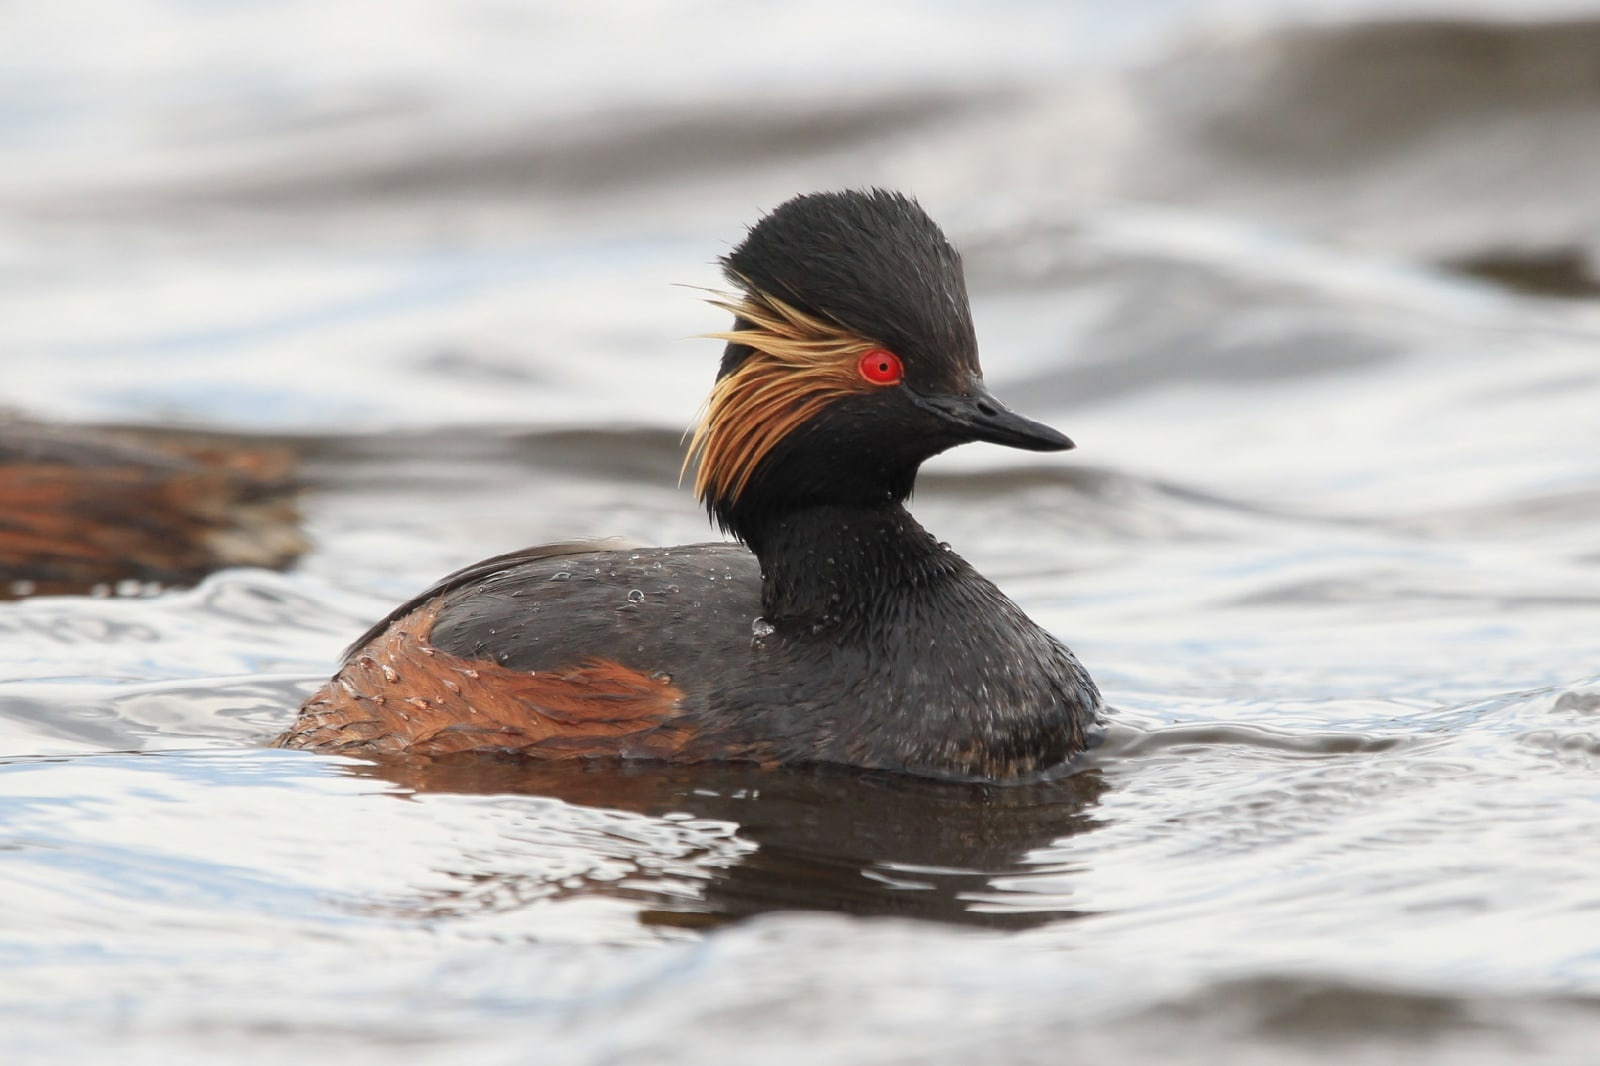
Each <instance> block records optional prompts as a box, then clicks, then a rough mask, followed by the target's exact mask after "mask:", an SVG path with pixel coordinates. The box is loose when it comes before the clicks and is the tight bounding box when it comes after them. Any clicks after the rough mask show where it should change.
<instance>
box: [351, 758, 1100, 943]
mask: <svg viewBox="0 0 1600 1066" xmlns="http://www.w3.org/2000/svg"><path fill="white" fill-rule="evenodd" d="M349 771H350V772H352V773H356V774H360V775H363V776H374V777H380V778H383V779H385V780H388V781H391V782H393V783H395V784H398V785H400V786H401V787H403V788H405V789H407V790H409V791H410V792H413V793H457V794H468V795H492V794H508V793H509V794H522V795H537V796H547V797H551V798H554V799H558V800H561V801H563V802H565V803H568V804H572V805H577V806H583V807H590V808H598V809H604V810H619V811H626V812H631V813H635V814H642V815H647V816H650V817H665V816H667V815H673V814H678V815H680V816H681V815H682V814H687V815H689V816H691V817H693V818H695V819H703V820H712V821H718V822H725V823H731V824H733V825H736V826H738V836H739V837H740V838H741V839H743V840H744V841H746V842H748V843H750V844H753V845H755V847H754V848H753V849H752V850H751V851H749V852H748V853H746V854H744V855H743V856H741V857H739V858H738V859H737V860H736V861H734V862H732V863H731V864H730V865H726V866H722V867H714V868H711V869H709V870H708V871H706V873H707V876H708V877H709V880H708V882H707V883H706V885H705V888H704V892H703V893H702V894H701V895H700V896H699V898H697V899H687V900H677V899H672V900H671V902H667V900H668V899H670V898H671V897H670V896H669V895H667V894H662V895H661V896H653V897H651V899H650V901H649V903H647V905H646V908H645V909H644V910H642V912H641V920H642V921H644V922H645V923H647V924H652V925H670V926H679V927H686V928H709V927H713V926H716V925H720V924H723V923H726V922H730V921H736V920H738V919H741V918H745V917H750V916H753V915H757V914H764V913H767V912H771V911H787V910H807V911H832V912H838V913H842V914H852V915H863V916H868V915H871V916H887V915H894V916H900V917H906V918H919V919H926V920H932V921H943V922H954V923H961V924H967V925H976V926H987V927H990V928H1002V929H1021V928H1029V927H1033V926H1037V925H1042V924H1045V923H1048V922H1052V921H1059V920H1061V919H1063V918H1067V917H1071V916H1072V915H1073V914H1074V911H1073V910H1072V908H1071V906H1070V903H1069V902H1066V901H1064V899H1063V897H1062V895H1061V894H1060V891H1059V885H1060V883H1061V882H1060V876H1059V875H1068V876H1070V870H1071V860H1070V849H1069V850H1068V851H1067V852H1066V856H1067V857H1066V858H1063V857H1062V855H1061V854H1060V853H1058V854H1056V855H1054V856H1051V857H1049V858H1048V859H1046V860H1045V861H1041V856H1039V855H1038V854H1037V853H1038V852H1039V851H1040V849H1044V848H1046V847H1047V846H1049V845H1051V844H1055V843H1057V842H1059V841H1062V840H1063V838H1066V837H1070V836H1073V835H1074V834H1077V833H1081V832H1084V831H1085V830H1087V829H1090V828H1093V826H1094V825H1095V821H1094V818H1093V814H1092V811H1093V808H1094V807H1095V805H1096V803H1097V801H1098V800H1099V798H1100V796H1101V795H1102V794H1103V793H1104V792H1105V790H1106V788H1107V785H1106V784H1105V781H1104V779H1103V777H1102V776H1101V774H1100V772H1099V771H1098V770H1095V769H1086V770H1080V771H1079V772H1077V773H1075V774H1072V775H1070V776H1067V777H1063V778H1060V779H1058V780H1054V781H1049V782H1041V783H1036V784H1028V785H1008V786H1003V787H1002V786H994V785H985V784H978V783H966V782H947V781H930V780H925V779H921V778H914V777H907V776H903V775H898V774H885V773H872V772H864V771H859V770H844V769H811V770H780V771H772V770H760V769H756V768H753V767H738V766H695V767H674V766H663V765H617V764H593V765H585V764H573V763H550V762H530V761H526V760H517V759H510V758H497V757H493V756H483V755H462V756H452V757H448V758H443V759H405V760H390V761H385V762H382V763H374V764H361V765H356V766H351V767H350V768H349ZM1039 874H1051V875H1058V876H1052V877H1051V882H1052V885H1053V886H1054V887H1053V890H1052V893H1050V894H1044V893H1040V894H1032V893H1029V892H1026V891H1017V890H1015V889H1014V888H1012V889H1002V888H1001V887H999V885H998V884H997V882H998V881H999V880H1000V879H1008V880H1009V879H1012V878H1024V879H1025V878H1026V877H1027V876H1028V875H1039ZM594 891H597V892H598V891H609V892H613V893H614V892H615V887H614V886H603V885H595V886H594Z"/></svg>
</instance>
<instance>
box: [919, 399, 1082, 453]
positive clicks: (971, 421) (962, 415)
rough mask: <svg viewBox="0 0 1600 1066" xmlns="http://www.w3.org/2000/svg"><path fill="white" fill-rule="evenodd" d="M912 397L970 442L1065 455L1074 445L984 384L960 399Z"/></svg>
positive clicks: (1060, 433)
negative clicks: (1006, 403)
mask: <svg viewBox="0 0 1600 1066" xmlns="http://www.w3.org/2000/svg"><path fill="white" fill-rule="evenodd" d="M911 395H912V401H913V402H914V403H915V404H916V405H917V406H918V407H920V408H922V409H923V410H924V411H928V412H930V413H932V414H933V415H936V416H937V417H938V418H939V419H940V420H941V421H943V422H945V423H946V424H947V425H950V426H952V427H954V428H956V429H958V430H960V431H961V433H962V435H963V436H965V437H966V438H967V439H968V440H982V441H988V442H989V443H991V444H1004V445H1005V446H1006V447H1008V448H1022V449H1024V450H1026V451H1030V452H1064V451H1066V450H1067V449H1068V448H1071V447H1073V446H1074V445H1073V443H1072V439H1071V438H1070V437H1068V436H1067V435H1066V434H1065V433H1062V432H1060V431H1059V430H1054V429H1051V428H1050V427H1049V426H1047V425H1044V424H1043V423H1042V422H1035V421H1033V420H1032V419H1031V418H1023V417H1022V416H1021V415H1019V414H1017V413H1016V412H1015V411H1013V410H1011V409H1010V408H1009V407H1007V406H1006V405H1005V404H1003V403H1001V402H1000V401H999V400H997V399H995V398H994V397H993V396H991V395H989V392H988V390H987V389H985V388H984V387H983V386H982V385H974V386H973V387H972V389H971V390H970V391H969V392H967V393H966V394H964V395H957V396H919V395H917V394H916V393H912V394H911Z"/></svg>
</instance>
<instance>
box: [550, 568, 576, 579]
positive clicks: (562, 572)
mask: <svg viewBox="0 0 1600 1066" xmlns="http://www.w3.org/2000/svg"><path fill="white" fill-rule="evenodd" d="M571 576H572V575H571V574H570V573H568V572H567V571H565V570H557V571H556V572H555V573H553V574H551V575H550V580H551V581H566V580H567V579H568V578H570V577H571Z"/></svg>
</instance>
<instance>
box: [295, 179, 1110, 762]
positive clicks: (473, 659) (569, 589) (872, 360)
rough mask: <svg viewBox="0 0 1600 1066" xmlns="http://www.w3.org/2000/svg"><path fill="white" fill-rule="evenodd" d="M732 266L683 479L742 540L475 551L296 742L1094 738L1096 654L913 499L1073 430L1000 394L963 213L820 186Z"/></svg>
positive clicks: (1030, 751)
mask: <svg viewBox="0 0 1600 1066" xmlns="http://www.w3.org/2000/svg"><path fill="white" fill-rule="evenodd" d="M722 266H723V271H724V274H725V275H726V277H727V280H728V283H729V284H730V285H731V286H732V287H733V289H734V291H733V292H732V293H731V294H730V295H728V296H726V297H725V298H722V299H719V300H718V301H715V302H717V303H718V304H719V306H721V307H722V308H723V309H724V310H726V311H728V312H729V313H731V314H732V315H733V325H732V328H731V329H730V330H728V331H726V332H723V333H718V334H712V335H711V336H713V337H716V338H719V339H721V340H723V341H725V342H726V347H725V349H724V351H723V355H722V362H721V366H720V368H719V371H718V374H717V379H716V383H715V385H714V387H713V388H712V391H711V395H710V398H709V399H708V401H707V403H706V406H705V410H704V413H703V417H702V418H701V420H700V422H699V425H698V427H697V428H696V429H695V431H694V435H693V438H692V442H691V445H690V449H689V457H688V459H687V460H686V463H685V469H686V470H687V468H688V467H689V465H691V464H692V465H695V467H696V469H695V477H694V489H695V493H696V495H697V496H698V498H699V499H700V501H701V502H702V503H703V504H704V505H705V506H706V508H707V510H708V511H709V512H710V515H711V517H712V518H713V519H714V520H715V522H716V523H717V525H718V526H720V527H721V529H722V530H723V531H725V532H727V533H729V534H732V536H733V537H734V538H736V540H737V542H738V543H713V544H693V545H686V546H680V547H659V548H639V549H614V548H612V549H608V548H606V547H604V546H603V545H600V544H597V543H594V542H574V543H566V544H555V545H544V546H540V547H535V548H528V549H525V550H522V551H517V552H512V553H510V554H507V555H501V556H498V557H495V558H492V559H488V560H485V561H483V562H481V563H477V564H475V565H472V566H469V567H466V568H465V569H463V570H460V571H458V572H456V573H454V574H451V575H450V576H448V577H446V578H444V579H443V580H441V581H440V582H438V583H437V584H435V585H434V586H433V587H431V588H429V589H428V590H427V591H425V592H423V593H422V594H421V595H419V596H417V597H415V598H414V599H412V600H410V601H408V602H407V603H404V604H402V605H401V606H400V607H398V608H397V609H396V610H394V611H393V612H392V613H391V614H390V615H389V616H388V617H386V618H384V619H383V620H382V621H380V622H379V623H378V624H377V625H375V626H373V627H372V628H371V629H370V630H369V631H368V632H367V633H365V634H363V635H362V636H361V637H360V638H359V639H358V640H357V641H356V643H355V644H354V645H353V646H352V647H351V649H350V650H349V651H348V652H347V653H346V656H345V658H344V661H343V665H342V666H341V667H340V669H339V671H338V673H337V674H336V675H335V676H334V677H333V678H332V679H331V680H330V681H329V682H327V684H325V685H324V686H323V687H322V688H321V689H320V690H318V691H317V692H316V693H315V694H314V695H313V696H312V697H311V698H310V699H309V700H308V701H307V702H306V703H305V705H304V706H303V707H302V708H301V711H300V715H299V718H298V719H297V720H296V721H295V723H294V724H293V726H292V727H291V728H290V729H289V730H288V732H286V733H284V734H283V735H282V736H281V737H279V738H278V740H277V741H276V743H277V744H278V745H279V746H282V747H288V748H315V749H322V750H330V751H343V752H355V753H364V754H376V755H385V754H402V753H410V754H416V755H445V754H450V753H456V752H463V751H495V752H514V753H520V754H522V755H526V756H529V757H534V758H542V759H582V758H611V759H651V760H666V761H671V762H704V761H738V762H751V763H756V764H760V765H764V766H779V765H796V764H844V765H849V766H856V767H871V768H877V769H885V770H896V771H904V772H909V773H914V774H921V775H929V776H939V777H953V778H977V779H987V780H1012V779H1018V778H1027V777H1036V776H1039V775H1041V774H1046V773H1048V772H1049V771H1051V770H1052V769H1055V768H1059V767H1062V766H1063V765H1065V764H1067V763H1068V761H1069V760H1070V759H1071V758H1072V756H1073V755H1075V754H1076V753H1078V752H1080V751H1082V750H1083V749H1084V748H1085V746H1086V744H1087V742H1088V739H1089V737H1090V734H1091V731H1092V728H1093V726H1094V725H1095V723H1096V720H1097V717H1098V714H1099V711H1100V706H1101V700H1100V694H1099V692H1098V690H1097V689H1096V687H1095V684H1094V682H1093V680H1092V679H1091V678H1090V677H1089V674H1088V673H1087V671H1085V669H1084V668H1083V667H1082V666H1081V665H1080V664H1079V662H1078V660H1077V659H1076V658H1075V657H1074V656H1073V654H1072V652H1071V651H1069V650H1068V649H1067V648H1066V647H1065V646H1064V645H1063V644H1062V643H1061V642H1060V641H1058V640H1057V639H1056V638H1055V637H1054V636H1052V635H1051V634H1050V633H1048V632H1046V631H1045V630H1044V629H1042V628H1040V627H1039V626H1038V625H1036V624H1034V622H1033V621H1031V620H1030V619H1029V618H1028V617H1027V615H1026V614H1024V613H1023V611H1022V610H1021V609H1020V608H1019V607H1017V605H1016V604H1014V603H1013V602H1012V601H1011V600H1010V599H1008V598H1007V597H1006V596H1005V595H1004V594H1003V593H1002V592H1001V591H1000V590H999V589H998V588H996V587H995V585H994V584H993V583H991V582H990V581H988V580H986V579H985V578H984V577H983V576H982V575H980V574H979V573H978V572H977V571H976V570H975V569H973V567H972V566H971V565H970V564H968V563H967V562H966V561H965V560H963V559H962V558H961V557H960V556H959V555H957V554H956V553H955V552H953V551H952V550H950V548H949V547H948V546H947V545H945V544H942V543H940V542H939V541H937V540H936V539H934V537H933V536H931V535H930V534H929V533H928V532H927V531H925V530H924V529H923V528H922V527H921V526H920V525H918V524H917V522H916V520H915V519H914V518H912V516H911V515H910V513H909V512H908V511H907V510H906V506H905V504H906V500H907V498H908V497H909V496H910V495H911V490H912V486H913V484H914V482H915V479H916V475H917V470H918V468H919V467H920V466H921V464H922V463H923V462H924V461H925V460H927V459H929V458H930V457H932V456H934V455H937V454H939V453H940V452H943V451H945V450H947V449H949V448H952V447H954V446H956V445H959V444H964V443H967V442H969V441H988V442H991V443H995V444H1002V445H1007V446H1010V447H1013V448H1022V449H1026V450H1030V451H1060V450H1064V449H1067V448H1071V447H1072V446H1073V444H1072V441H1070V440H1069V439H1068V438H1067V437H1065V436H1064V435H1062V434H1061V433H1059V432H1057V431H1056V430H1054V429H1051V428H1050V427H1048V426H1044V425H1041V424H1039V423H1037V422H1033V421H1030V420H1028V419H1026V418H1024V417H1022V416H1020V415H1018V414H1015V413H1013V412H1012V411H1011V410H1009V409H1008V408H1006V407H1005V406H1003V405H1002V404H1001V403H1000V402H999V401H998V400H996V399H995V398H994V397H993V396H991V395H990V394H989V392H988V391H987V390H986V389H985V387H984V384H983V376H982V372H981V369H980V367H979V363H978V345H977V337H976V333H975V331H974V328H973V323H972V315H971V311H970V309H969V306H968V300H967V291H966V282H965V280H964V276H963V273H962V267H961V259H960V256H959V255H958V254H957V252H956V250H955V248H954V247H953V246H952V245H951V244H950V242H949V241H948V240H947V239H946V238H945V236H944V234H943V232H942V231H941V230H940V229H939V227H938V225H937V224H935V223H934V221H933V220H932V219H931V218H929V217H928V215H927V214H926V213H925V212H924V211H923V210H922V208H921V207H920V206H919V205H918V204H917V203H916V202H915V201H913V200H911V199H909V198H908V197H906V196H903V195H901V194H899V193H895V192H889V191H884V190H878V189H874V190H868V191H848V192H826V193H815V194H810V195H804V196H799V197H796V198H795V199H792V200H789V201H788V202H786V203H784V204H782V205H781V206H779V207H777V208H776V209H774V210H773V211H772V212H771V213H769V214H768V215H766V216H765V217H764V218H762V219H761V220H760V221H759V222H758V223H757V224H756V225H755V226H754V227H752V228H751V230H750V232H749V234H748V235H747V236H746V237H745V239H744V240H743V241H742V242H741V243H740V244H739V245H738V246H737V247H735V248H734V250H733V251H732V253H731V254H729V255H728V256H726V257H725V258H724V259H723V260H722Z"/></svg>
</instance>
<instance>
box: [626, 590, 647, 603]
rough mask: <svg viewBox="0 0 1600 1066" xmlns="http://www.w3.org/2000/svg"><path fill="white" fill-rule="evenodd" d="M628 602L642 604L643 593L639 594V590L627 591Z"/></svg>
mask: <svg viewBox="0 0 1600 1066" xmlns="http://www.w3.org/2000/svg"><path fill="white" fill-rule="evenodd" d="M628 602H629V603H643V602H644V593H643V592H641V591H640V590H639V589H629V590H628Z"/></svg>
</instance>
